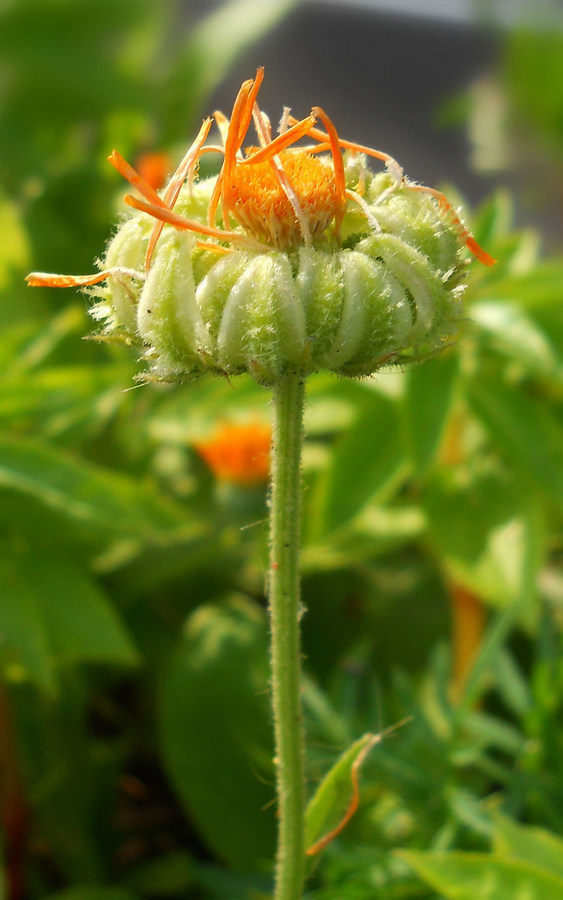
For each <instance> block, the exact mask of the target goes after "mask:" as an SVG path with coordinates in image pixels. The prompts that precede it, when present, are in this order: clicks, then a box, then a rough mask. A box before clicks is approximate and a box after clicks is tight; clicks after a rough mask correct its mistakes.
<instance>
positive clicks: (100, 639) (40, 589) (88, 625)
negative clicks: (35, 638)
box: [20, 547, 139, 666]
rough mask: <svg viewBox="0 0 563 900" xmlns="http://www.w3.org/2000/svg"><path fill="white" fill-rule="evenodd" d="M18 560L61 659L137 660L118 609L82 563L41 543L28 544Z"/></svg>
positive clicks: (122, 662)
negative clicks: (38, 544) (27, 548)
mask: <svg viewBox="0 0 563 900" xmlns="http://www.w3.org/2000/svg"><path fill="white" fill-rule="evenodd" d="M20 563H21V566H22V570H23V572H25V574H26V578H27V581H28V583H29V585H30V588H31V589H32V590H34V591H35V593H36V596H37V602H38V604H40V606H41V610H42V614H43V617H44V619H45V623H46V627H47V629H48V632H49V635H50V640H51V646H52V648H53V655H54V657H55V659H56V660H57V662H60V663H63V664H64V663H70V664H74V663H78V662H93V663H102V662H105V663H112V664H113V665H121V666H132V665H135V664H136V663H138V662H139V656H138V654H137V651H136V650H135V648H134V647H133V645H132V643H131V639H130V637H129V635H128V634H127V631H126V629H125V627H124V625H123V623H122V622H121V621H120V619H119V616H118V614H117V612H116V610H115V609H114V608H113V607H112V605H111V603H110V602H109V600H108V599H107V598H106V597H105V596H104V594H103V593H102V591H101V590H100V589H99V587H98V586H97V584H96V583H95V581H94V580H93V579H91V578H90V577H89V576H88V573H87V572H86V571H85V570H84V568H82V567H80V566H79V565H78V564H77V563H75V562H74V560H72V559H71V558H68V557H65V556H63V555H62V554H56V553H53V552H52V551H47V552H45V551H44V550H42V548H40V547H33V548H29V551H28V553H27V554H22V556H21V557H20Z"/></svg>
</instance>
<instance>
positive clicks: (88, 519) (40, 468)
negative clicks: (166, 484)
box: [0, 437, 188, 537]
mask: <svg viewBox="0 0 563 900" xmlns="http://www.w3.org/2000/svg"><path fill="white" fill-rule="evenodd" d="M0 485H1V486H2V487H5V488H9V489H11V490H15V491H19V492H21V493H23V494H26V495H28V496H31V497H33V498H35V499H36V500H38V501H39V502H40V503H43V504H45V505H46V506H48V507H50V508H52V509H55V510H58V511H59V512H61V513H62V514H64V515H65V516H66V517H68V518H71V519H75V520H76V521H77V522H79V523H84V524H86V525H90V526H92V527H96V528H98V529H104V530H105V531H106V532H109V533H111V534H115V533H116V532H122V533H125V534H131V535H134V536H141V535H143V536H152V537H156V535H158V533H159V532H161V531H164V530H166V529H169V528H173V527H178V526H179V525H181V524H182V523H183V522H184V523H185V520H186V519H187V518H188V515H187V513H184V512H183V510H182V509H181V508H180V507H178V506H177V505H175V504H174V503H173V502H172V501H171V500H168V499H167V498H165V497H164V496H161V495H160V494H159V493H158V492H157V491H156V490H155V489H154V488H152V487H151V486H150V485H148V484H141V483H138V482H136V481H134V480H133V479H130V478H128V477H127V476H125V475H123V474H118V473H117V472H112V471H110V470H108V469H103V468H101V467H99V466H95V465H93V464H91V463H87V462H84V461H83V460H81V459H79V458H77V457H74V456H72V455H71V454H69V453H67V452H65V451H63V450H59V449H57V448H55V447H51V446H48V445H47V444H41V443H40V442H39V441H31V440H29V441H24V440H16V439H11V438H7V437H0Z"/></svg>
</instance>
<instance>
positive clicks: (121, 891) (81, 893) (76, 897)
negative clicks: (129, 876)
mask: <svg viewBox="0 0 563 900" xmlns="http://www.w3.org/2000/svg"><path fill="white" fill-rule="evenodd" d="M43 900H139V895H138V894H133V893H132V892H131V891H129V890H127V889H126V888H120V887H109V886H104V885H103V884H93V885H80V886H76V887H71V888H67V890H65V891H57V893H56V894H49V895H48V896H47V897H44V898H43Z"/></svg>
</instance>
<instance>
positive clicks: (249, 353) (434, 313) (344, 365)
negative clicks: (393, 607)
mask: <svg viewBox="0 0 563 900" xmlns="http://www.w3.org/2000/svg"><path fill="white" fill-rule="evenodd" d="M263 74H264V73H263V70H262V69H258V71H257V73H256V77H255V78H254V79H251V80H248V81H245V82H244V84H243V85H242V86H241V88H240V90H239V92H238V94H237V97H236V99H235V102H234V106H233V110H232V113H231V116H230V119H228V118H226V117H225V116H224V115H223V114H222V113H220V112H216V113H214V115H213V117H212V118H207V119H205V121H204V122H203V124H202V126H201V129H200V131H199V134H198V135H197V137H196V139H195V140H194V142H193V144H192V145H191V146H190V148H189V149H188V151H187V153H186V154H185V156H184V158H183V159H182V161H181V162H180V165H179V166H178V168H177V169H176V171H175V172H174V174H173V175H172V177H171V178H170V180H169V182H168V185H167V186H166V188H165V189H164V190H163V191H161V192H160V193H159V192H157V191H156V190H155V189H154V188H153V187H151V186H150V184H149V183H148V182H147V181H146V180H145V179H143V178H142V177H141V175H140V174H139V173H138V172H136V171H135V170H134V169H133V168H132V167H131V166H130V165H129V164H128V163H127V162H126V161H125V160H124V159H123V158H122V157H121V156H120V155H119V153H117V152H116V151H114V152H113V153H112V154H111V156H110V157H109V159H110V162H111V163H112V164H113V165H114V166H115V168H116V169H117V170H118V171H119V172H120V173H121V174H122V175H123V176H124V177H125V178H126V179H127V180H128V181H129V183H130V184H131V185H132V186H133V187H134V188H135V189H136V190H137V192H138V193H139V194H140V195H141V197H140V198H139V197H137V196H133V195H131V194H128V195H127V196H126V197H125V202H126V203H127V204H128V206H130V207H132V209H133V212H132V213H131V214H130V216H129V217H128V218H127V219H125V220H124V221H123V222H122V223H121V224H120V225H119V227H118V229H117V231H116V233H115V235H114V237H113V238H112V240H111V241H110V243H109V246H108V248H107V251H106V254H105V257H104V259H103V261H102V262H101V263H100V271H99V272H97V273H96V274H94V275H86V276H65V275H48V274H45V273H32V274H31V275H29V276H28V282H29V284H31V285H49V286H53V287H81V288H90V292H91V294H92V295H93V298H94V303H93V306H92V314H93V316H94V318H95V319H96V320H98V321H99V322H101V323H103V331H102V336H104V337H107V338H108V339H112V340H116V339H117V340H123V341H124V342H127V343H133V344H135V345H137V346H139V347H140V348H141V349H142V355H143V358H144V360H145V362H146V367H147V371H146V373H145V374H144V375H142V376H141V377H142V378H143V379H145V380H158V381H160V380H162V381H166V382H174V381H186V380H191V379H195V378H197V377H199V376H200V375H203V374H206V373H215V374H221V375H225V376H227V377H231V376H234V375H238V374H240V373H243V372H248V373H250V374H251V375H252V376H253V377H254V378H255V379H256V380H257V381H258V382H259V383H260V384H263V385H265V386H267V387H269V388H271V390H272V392H273V408H274V416H273V420H274V421H273V428H272V450H271V491H270V504H269V525H270V565H269V573H268V599H269V613H270V625H271V670H272V684H271V693H272V707H273V718H274V731H275V747H276V769H277V801H278V821H279V826H278V829H279V831H278V851H277V864H276V875H275V895H274V896H275V898H276V900H298V898H300V897H301V896H302V892H303V883H304V878H305V860H306V854H307V850H308V849H309V850H311V849H314V848H311V847H310V848H308V847H307V846H306V840H305V826H304V822H305V812H304V811H305V788H304V783H305V776H304V734H303V727H302V713H301V702H300V690H301V661H300V649H299V647H300V630H299V620H300V616H301V614H302V609H301V608H300V599H299V540H300V539H299V519H300V480H301V451H302V440H303V426H302V415H303V403H304V387H305V379H306V377H307V375H309V374H310V373H312V372H316V371H319V370H329V371H331V372H335V373H337V374H339V375H349V376H355V377H358V376H368V375H372V374H373V373H374V372H377V371H378V369H380V368H381V367H382V366H390V365H395V366H396V365H400V366H401V365H404V364H405V363H406V362H409V361H412V360H420V359H421V358H423V357H424V356H426V355H429V354H434V353H436V352H438V351H439V350H440V349H441V348H442V347H444V346H445V345H446V344H447V343H448V342H450V341H451V339H452V338H453V337H454V336H455V334H456V331H457V329H458V326H459V323H460V321H461V319H462V315H463V310H462V294H463V290H464V276H465V273H466V270H467V266H468V259H467V254H466V252H465V251H466V249H467V250H469V251H470V253H471V254H473V255H474V256H475V257H477V259H478V260H480V261H481V262H482V263H484V264H486V265H491V264H492V263H493V262H494V260H493V259H492V258H491V257H490V256H489V255H488V254H487V253H486V252H485V251H484V250H482V249H481V247H479V246H478V244H477V243H476V242H475V240H474V238H473V237H472V236H471V234H470V233H469V232H468V231H467V229H466V228H465V226H464V225H463V224H462V222H461V220H460V218H459V217H458V216H457V214H456V213H455V211H454V210H453V209H452V207H451V205H450V204H449V203H448V201H447V200H446V198H445V197H444V195H443V194H441V193H440V192H438V191H436V190H434V189H432V188H429V187H425V186H422V185H419V184H415V183H413V182H411V181H410V180H409V179H408V178H407V177H406V176H405V175H404V174H403V171H402V169H401V167H400V166H399V164H398V163H397V162H396V161H395V160H394V159H393V158H392V157H391V156H389V155H388V154H387V153H383V152H381V151H379V150H374V149H372V148H370V147H365V146H363V145H361V144H357V143H354V142H352V141H348V140H343V139H342V138H341V137H340V136H339V134H338V132H337V130H336V127H335V126H334V124H333V123H332V121H331V119H330V118H329V117H328V115H327V114H326V113H325V112H324V110H323V109H321V108H320V107H315V108H313V109H312V111H311V113H310V115H308V116H306V117H305V118H303V119H300V120H296V119H294V118H293V117H292V116H291V115H290V111H289V109H285V110H284V113H283V116H282V119H281V123H280V126H279V129H278V133H277V135H276V136H274V135H273V133H272V128H271V125H270V120H269V119H268V117H267V116H266V115H265V113H264V112H263V111H262V110H261V109H260V107H259V105H258V101H257V96H258V92H259V88H260V85H261V82H262V79H263ZM213 121H214V122H215V124H216V126H217V129H218V132H219V135H220V139H221V140H220V142H219V143H207V140H208V136H209V133H210V130H211V127H212V124H213ZM252 122H254V128H255V131H256V136H257V142H256V145H255V146H250V147H248V148H247V149H246V150H243V149H242V148H243V143H244V142H245V141H246V140H247V133H248V131H249V128H250V125H251V123H252ZM302 139H304V140H306V141H307V142H308V143H306V145H304V146H303V145H299V146H296V145H297V143H298V142H299V141H301V140H302ZM209 153H213V154H217V155H218V156H219V159H220V162H221V167H220V171H219V174H218V175H217V176H216V177H212V178H207V179H202V180H198V178H197V169H198V163H199V161H200V159H201V158H202V156H203V155H204V154H209ZM368 158H369V159H374V160H376V161H378V162H380V163H383V167H384V170H383V171H380V172H378V173H374V172H372V171H371V170H370V168H368V164H367V160H368ZM354 771H355V770H354ZM345 818H346V819H347V818H349V815H347V816H346V817H345ZM325 844H326V841H323V840H321V841H317V842H316V846H317V847H318V848H320V847H321V846H324V845H325Z"/></svg>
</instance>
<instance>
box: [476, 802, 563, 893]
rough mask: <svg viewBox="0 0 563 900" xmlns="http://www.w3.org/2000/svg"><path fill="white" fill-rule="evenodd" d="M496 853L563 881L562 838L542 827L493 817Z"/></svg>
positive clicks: (501, 816) (499, 815)
mask: <svg viewBox="0 0 563 900" xmlns="http://www.w3.org/2000/svg"><path fill="white" fill-rule="evenodd" d="M493 818H494V823H495V830H494V852H495V853H496V854H498V855H499V856H506V857H510V858H511V859H517V860H520V861H521V862H524V863H530V864H531V865H534V866H538V868H541V869H545V870H546V871H547V872H551V874H552V875H555V876H556V877H557V878H559V879H561V880H562V881H563V839H562V838H561V837H559V836H556V835H554V834H551V833H550V832H549V831H546V830H545V829H543V828H530V827H526V826H524V825H520V824H518V822H515V821H514V820H513V819H510V818H509V817H508V816H504V815H501V814H500V813H496V814H495V815H494V817H493Z"/></svg>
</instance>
